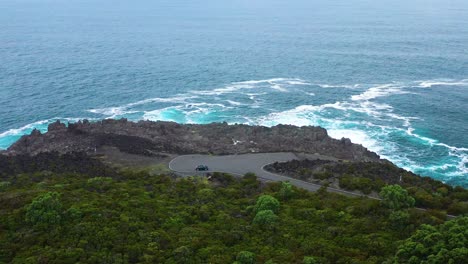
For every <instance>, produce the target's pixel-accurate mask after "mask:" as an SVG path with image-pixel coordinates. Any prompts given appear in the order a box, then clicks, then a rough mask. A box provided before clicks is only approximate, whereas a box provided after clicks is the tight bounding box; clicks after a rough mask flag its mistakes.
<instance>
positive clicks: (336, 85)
mask: <svg viewBox="0 0 468 264" xmlns="http://www.w3.org/2000/svg"><path fill="white" fill-rule="evenodd" d="M314 85H317V86H319V87H321V88H347V89H355V88H359V87H360V86H361V84H320V83H317V84H314Z"/></svg>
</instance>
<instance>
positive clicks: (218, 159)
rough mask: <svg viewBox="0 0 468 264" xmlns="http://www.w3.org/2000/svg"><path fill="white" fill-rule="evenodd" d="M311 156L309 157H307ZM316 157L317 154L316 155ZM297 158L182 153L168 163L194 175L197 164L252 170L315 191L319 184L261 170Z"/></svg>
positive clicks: (263, 177)
mask: <svg viewBox="0 0 468 264" xmlns="http://www.w3.org/2000/svg"><path fill="white" fill-rule="evenodd" d="M309 158H311V157H309ZM317 158H318V156H317ZM293 159H298V158H297V157H296V155H295V154H293V153H289V152H284V153H283V152H282V153H255V154H240V155H227V156H210V155H184V156H178V157H176V158H175V159H173V160H172V161H171V162H170V163H169V168H170V169H171V170H172V171H174V172H176V173H179V174H181V175H195V174H197V172H196V171H195V168H196V167H197V166H198V165H206V166H208V168H209V169H210V170H209V171H208V172H215V171H217V172H226V173H230V174H234V175H237V176H243V175H244V174H246V173H248V172H253V173H255V174H256V175H257V177H258V178H260V179H261V180H263V181H289V182H290V183H291V184H293V185H295V186H296V187H299V188H303V189H306V190H308V191H312V192H314V191H317V190H318V189H319V188H320V187H321V186H320V185H317V184H313V183H309V182H305V181H301V180H297V179H294V178H290V177H286V176H282V175H278V174H274V173H270V172H267V171H265V170H263V167H264V166H265V165H268V164H271V163H274V162H285V161H290V160H293ZM328 191H330V192H337V193H341V194H345V195H350V196H362V195H360V194H356V193H352V192H347V191H343V190H338V189H334V188H328Z"/></svg>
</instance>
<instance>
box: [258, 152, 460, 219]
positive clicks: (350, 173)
mask: <svg viewBox="0 0 468 264" xmlns="http://www.w3.org/2000/svg"><path fill="white" fill-rule="evenodd" d="M266 169H268V170H270V171H273V172H275V173H280V174H285V175H288V176H291V177H295V178H298V179H301V180H305V181H311V182H318V183H320V184H334V185H335V186H336V187H339V188H341V189H344V190H348V191H360V192H362V193H363V194H366V195H369V194H372V193H374V194H378V193H379V192H380V190H381V189H382V188H383V187H385V186H387V185H392V184H398V185H400V186H402V187H403V188H404V189H405V190H406V191H407V192H408V194H409V195H411V196H412V197H413V198H414V199H415V206H417V207H422V208H428V209H434V210H443V211H445V212H446V213H448V214H451V215H463V214H467V213H468V190H467V189H465V188H463V187H460V186H457V187H453V186H450V185H448V184H444V183H443V182H441V181H438V180H435V179H432V178H429V177H421V176H419V175H416V174H414V173H412V172H409V171H406V170H404V169H401V168H398V167H397V166H395V165H393V164H390V163H377V162H346V161H341V162H333V161H326V160H302V161H299V160H294V161H290V162H284V163H275V164H272V165H269V166H267V167H266Z"/></svg>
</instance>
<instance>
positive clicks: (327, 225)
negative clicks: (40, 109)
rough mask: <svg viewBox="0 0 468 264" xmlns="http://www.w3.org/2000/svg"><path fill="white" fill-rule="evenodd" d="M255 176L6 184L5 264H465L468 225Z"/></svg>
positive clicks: (1, 248)
mask: <svg viewBox="0 0 468 264" xmlns="http://www.w3.org/2000/svg"><path fill="white" fill-rule="evenodd" d="M380 195H381V197H382V198H383V200H382V201H379V200H375V199H368V198H350V197H346V196H343V195H338V194H334V193H329V192H327V191H326V189H325V188H322V189H320V190H319V191H318V192H316V193H311V192H307V191H304V190H301V189H297V188H295V187H293V186H291V185H290V184H289V183H287V182H282V183H268V184H264V183H261V182H260V181H258V180H257V178H256V176H255V175H253V174H246V175H245V176H244V177H243V178H234V177H232V176H230V175H227V174H221V173H215V174H214V175H213V176H212V177H211V178H209V179H208V178H205V177H189V178H176V177H172V176H170V175H166V174H165V173H163V172H161V173H154V172H150V171H148V170H124V171H119V172H112V173H111V176H109V175H107V176H105V177H100V176H96V175H88V174H83V173H57V172H47V171H43V172H28V173H21V174H15V175H3V176H2V179H1V183H0V204H1V207H0V263H237V264H247V263H270V264H271V263H307V264H308V263H454V264H455V263H463V261H466V259H468V249H467V244H468V217H466V216H459V217H457V218H452V219H449V220H447V219H446V218H447V217H446V214H445V213H443V212H441V211H437V210H427V211H426V210H420V209H417V208H414V204H415V199H414V198H413V197H411V195H410V193H409V192H407V191H406V190H405V189H403V188H401V187H400V186H398V185H387V186H385V187H383V188H382V190H381V192H380Z"/></svg>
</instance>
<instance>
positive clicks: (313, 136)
mask: <svg viewBox="0 0 468 264" xmlns="http://www.w3.org/2000/svg"><path fill="white" fill-rule="evenodd" d="M104 147H115V148H118V149H119V150H120V151H122V152H125V153H129V154H137V155H144V156H158V155H165V154H178V155H180V154H213V155H227V154H241V153H258V152H286V151H288V152H303V153H312V154H315V153H319V154H321V155H327V156H332V157H336V158H338V159H345V160H352V161H382V160H381V159H380V157H379V156H378V155H377V154H376V153H374V152H371V151H369V150H367V149H366V148H365V147H363V146H361V145H358V144H353V143H352V142H351V140H349V139H346V138H343V139H341V140H337V139H333V138H331V137H330V136H328V134H327V131H326V130H325V129H324V128H321V127H313V126H304V127H297V126H291V125H277V126H274V127H263V126H249V125H238V124H235V125H228V124H227V123H212V124H206V125H198V124H178V123H174V122H163V121H157V122H153V121H139V122H131V121H128V120H126V119H120V120H113V119H106V120H102V121H98V122H89V121H88V120H83V121H79V122H77V123H71V124H68V126H67V125H66V124H64V123H61V122H60V121H57V122H55V123H52V124H50V125H49V127H48V132H47V133H44V134H43V133H41V132H40V131H38V130H34V131H32V133H31V134H30V135H25V136H23V137H22V138H21V139H19V140H18V141H17V142H16V143H14V144H13V145H12V146H11V147H10V148H8V149H7V150H6V151H3V152H1V154H6V155H37V154H39V153H44V152H58V153H61V154H65V153H71V152H85V153H88V154H92V153H96V152H98V151H99V149H101V148H104Z"/></svg>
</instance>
